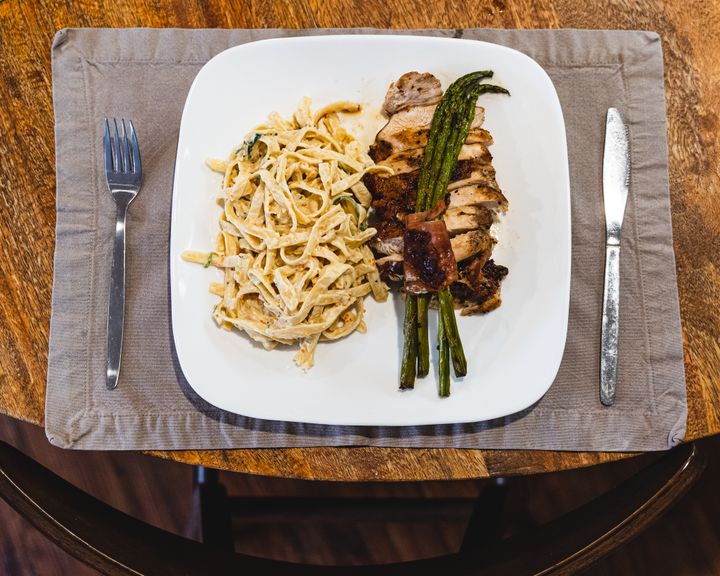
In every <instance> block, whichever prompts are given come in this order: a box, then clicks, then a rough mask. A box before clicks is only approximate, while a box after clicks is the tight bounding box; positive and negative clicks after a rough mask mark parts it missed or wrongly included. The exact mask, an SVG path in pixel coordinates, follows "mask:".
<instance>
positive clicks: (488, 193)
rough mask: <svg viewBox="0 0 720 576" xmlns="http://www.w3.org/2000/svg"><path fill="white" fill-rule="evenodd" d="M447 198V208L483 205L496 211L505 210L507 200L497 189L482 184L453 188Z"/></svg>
mask: <svg viewBox="0 0 720 576" xmlns="http://www.w3.org/2000/svg"><path fill="white" fill-rule="evenodd" d="M448 198H449V200H448V210H452V209H455V208H462V207H464V206H483V207H485V208H488V209H490V210H494V211H498V212H507V209H508V200H507V198H505V195H504V194H503V193H502V192H501V191H500V190H499V189H497V188H493V187H491V186H484V185H482V184H472V185H469V186H462V187H460V188H455V189H454V190H451V191H450V194H449V196H448Z"/></svg>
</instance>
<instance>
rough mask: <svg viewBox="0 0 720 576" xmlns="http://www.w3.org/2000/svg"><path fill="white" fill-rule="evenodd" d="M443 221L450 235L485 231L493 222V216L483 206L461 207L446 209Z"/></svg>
mask: <svg viewBox="0 0 720 576" xmlns="http://www.w3.org/2000/svg"><path fill="white" fill-rule="evenodd" d="M443 221H444V222H445V226H446V228H447V230H448V232H449V233H450V234H451V235H452V234H459V233H461V232H468V231H469V230H482V229H486V230H487V229H489V228H490V226H492V224H493V222H494V221H495V215H494V214H493V212H492V211H491V210H488V209H487V208H485V207H484V206H461V207H460V208H448V209H447V210H446V212H445V214H443Z"/></svg>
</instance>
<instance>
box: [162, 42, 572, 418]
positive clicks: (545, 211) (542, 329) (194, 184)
mask: <svg viewBox="0 0 720 576" xmlns="http://www.w3.org/2000/svg"><path fill="white" fill-rule="evenodd" d="M488 68H489V69H492V70H494V71H495V76H494V77H493V78H492V80H491V81H492V82H493V83H496V84H500V85H501V86H504V87H506V88H507V89H509V90H510V92H511V94H512V96H511V97H507V96H502V95H496V94H490V95H484V96H482V97H481V99H480V104H481V105H482V106H484V107H485V108H486V120H485V128H487V129H488V130H489V131H490V132H491V133H492V135H493V137H494V140H495V143H494V145H493V146H492V147H491V152H492V154H493V156H494V166H495V168H496V169H497V180H498V183H499V184H500V186H501V188H502V189H503V191H504V192H505V194H506V196H507V197H508V199H509V201H510V210H509V212H508V214H507V216H506V217H505V218H504V220H503V222H502V224H500V225H499V227H498V230H497V235H498V237H499V243H498V245H497V247H496V248H495V251H494V258H495V261H496V262H498V263H500V264H503V265H505V266H507V267H508V268H509V269H510V274H509V275H508V277H507V278H506V279H505V281H504V282H503V286H502V297H503V305H502V307H501V308H499V309H498V310H496V311H494V312H491V313H490V314H487V315H485V316H472V317H462V318H459V320H458V324H459V328H460V334H461V336H462V340H463V343H464V345H465V353H466V355H467V358H468V376H467V377H465V378H464V379H462V380H460V381H453V384H452V395H451V397H450V398H447V399H441V398H439V397H438V395H437V385H436V382H435V377H434V375H433V374H432V372H431V375H430V376H428V377H427V378H424V379H422V380H418V382H417V383H416V386H415V389H414V390H413V391H408V392H402V393H401V392H399V391H398V373H399V367H400V353H401V336H402V334H401V323H402V315H403V306H402V302H400V301H399V300H398V299H395V301H393V300H392V299H391V300H389V301H388V302H386V303H384V304H378V303H376V302H374V301H373V300H372V298H368V299H367V300H366V303H367V315H366V322H367V326H368V331H367V333H366V334H359V333H355V334H352V335H351V336H350V337H348V338H346V339H344V340H342V341H339V342H333V343H321V344H320V345H319V346H318V349H317V352H316V358H315V367H314V368H313V369H312V370H310V371H309V372H308V373H303V372H302V371H301V370H299V369H298V368H297V367H296V366H295V364H294V363H293V354H294V352H295V350H294V349H292V350H290V349H284V350H283V349H276V350H273V351H271V352H267V351H265V350H263V349H262V348H261V347H259V346H256V345H254V344H253V343H252V342H251V341H250V340H249V339H248V338H246V337H245V336H244V335H242V334H239V333H237V332H228V331H225V330H221V329H219V328H218V327H217V326H216V325H215V322H214V321H213V320H212V318H211V311H212V307H213V305H214V303H215V302H216V300H217V298H216V297H215V296H213V295H211V294H209V293H208V285H209V284H210V282H211V281H213V280H216V279H217V278H218V277H219V271H217V270H214V269H203V267H202V266H198V265H197V264H189V263H187V262H184V261H182V260H181V258H180V254H181V253H182V251H183V250H187V249H193V250H209V249H210V248H211V247H212V246H213V245H214V239H215V235H216V231H217V227H218V224H217V220H218V216H219V213H220V212H219V210H220V209H219V208H218V206H217V205H216V204H215V198H216V197H217V196H218V195H219V193H220V176H219V175H217V174H214V173H212V172H211V171H210V170H209V169H208V168H207V167H206V166H205V159H206V158H208V157H216V158H225V157H226V156H227V155H228V152H229V151H230V150H231V149H232V148H233V147H234V146H237V145H238V144H239V143H241V142H242V140H243V138H244V136H245V135H246V134H247V133H248V132H249V131H250V130H252V128H253V127H254V126H256V125H257V124H259V123H261V122H263V121H264V120H265V119H266V117H267V115H268V114H269V113H270V112H272V111H278V112H280V113H281V114H282V115H290V114H291V113H292V112H293V111H294V110H295V108H296V106H297V105H298V103H299V102H300V99H301V98H302V97H303V96H310V97H311V98H312V99H313V106H314V107H320V106H322V105H324V104H327V103H329V102H331V101H334V100H355V101H358V102H361V103H362V104H363V106H364V112H363V115H362V117H361V118H360V119H359V121H354V124H351V125H349V127H350V129H351V130H352V131H354V132H355V133H356V134H357V135H358V136H359V137H360V138H361V139H363V140H364V141H365V142H366V143H368V144H369V143H370V142H372V140H373V138H374V135H375V133H376V132H377V130H378V129H379V128H380V127H381V126H382V125H383V123H384V121H385V120H384V119H383V118H382V116H381V115H380V108H381V106H382V102H383V99H384V95H385V92H386V90H387V87H388V85H389V84H390V82H391V81H392V80H394V79H396V78H398V77H399V76H400V75H402V74H403V73H405V72H408V71H410V70H418V71H421V72H424V71H427V72H431V73H433V74H435V75H436V76H437V77H438V78H439V79H440V81H441V82H442V83H443V87H444V88H446V87H447V86H448V85H449V84H450V83H451V82H452V81H453V80H455V79H456V78H458V77H459V76H461V75H463V74H466V73H468V72H471V71H474V70H483V69H488ZM353 126H354V127H353ZM170 280H171V286H172V288H171V293H172V326H173V334H174V337H175V346H176V349H177V354H178V358H179V361H180V365H181V367H182V370H183V372H184V373H185V376H186V378H187V380H188V382H189V383H190V385H191V386H192V387H193V389H194V390H195V391H196V392H197V393H198V394H199V395H200V396H202V397H203V398H204V399H205V400H207V401H208V402H210V403H211V404H213V405H215V406H218V407H219V408H222V409H224V410H228V411H230V412H236V413H239V414H243V415H246V416H252V417H255V418H264V419H270V420H286V421H297V422H310V423H321V424H360V425H421V424H443V423H457V422H473V421H481V420H487V419H491V418H497V417H501V416H505V415H508V414H512V413H514V412H517V411H519V410H522V409H524V408H526V407H528V406H530V405H531V404H533V403H534V402H536V401H537V400H538V399H540V397H541V396H542V395H543V394H544V393H545V392H546V391H547V389H548V388H549V387H550V385H551V384H552V381H553V379H554V378H555V374H556V373H557V370H558V367H559V365H560V360H561V357H562V354H563V349H564V346H565V335H566V331H567V318H568V305H569V297H570V188H569V177H568V160H567V147H566V142H565V124H564V121H563V116H562V111H561V109H560V103H559V101H558V97H557V94H556V92H555V88H554V87H553V85H552V82H551V81H550V79H549V78H548V76H547V74H546V73H545V72H544V71H543V70H542V68H541V67H540V66H539V65H538V64H537V63H536V62H535V61H534V60H532V59H531V58H529V57H528V56H526V55H524V54H522V53H520V52H517V51H515V50H511V49H509V48H505V47H503V46H498V45H494V44H488V43H484V42H477V41H471V40H456V39H449V38H430V37H418V36H366V35H359V36H316V37H308V38H286V39H276V40H265V41H260V42H253V43H250V44H243V45H241V46H237V47H235V48H231V49H229V50H226V51H225V52H222V53H221V54H218V55H217V56H215V57H214V58H213V59H212V60H210V61H209V62H208V63H207V64H206V65H205V66H204V67H203V68H202V70H200V72H199V73H198V75H197V77H196V78H195V81H194V83H193V85H192V87H191V89H190V92H189V94H188V98H187V102H186V103H185V109H184V112H183V117H182V124H181V126H180V137H179V142H178V151H177V161H176V165H175V183H174V190H173V206H172V231H171V242H170ZM435 316H436V314H434V313H432V312H431V322H432V321H433V320H434V317H435ZM431 339H434V326H433V325H432V324H431ZM436 365H437V361H436V359H434V360H433V367H435V366H436Z"/></svg>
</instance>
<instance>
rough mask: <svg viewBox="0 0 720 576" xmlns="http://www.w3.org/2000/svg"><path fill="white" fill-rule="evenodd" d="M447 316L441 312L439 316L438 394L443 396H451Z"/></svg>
mask: <svg viewBox="0 0 720 576" xmlns="http://www.w3.org/2000/svg"><path fill="white" fill-rule="evenodd" d="M445 320H446V318H445V316H444V315H443V314H440V317H439V318H438V335H437V339H438V348H439V349H440V353H439V355H438V394H439V395H440V396H441V397H442V398H446V397H448V396H450V359H449V357H448V356H449V350H448V348H449V344H450V343H449V341H448V337H447V331H446V326H445Z"/></svg>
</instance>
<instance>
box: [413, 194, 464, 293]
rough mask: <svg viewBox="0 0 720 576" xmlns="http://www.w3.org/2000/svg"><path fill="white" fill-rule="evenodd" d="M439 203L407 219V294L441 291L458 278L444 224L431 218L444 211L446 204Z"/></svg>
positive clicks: (455, 263)
mask: <svg viewBox="0 0 720 576" xmlns="http://www.w3.org/2000/svg"><path fill="white" fill-rule="evenodd" d="M440 205H441V206H440ZM440 205H439V206H436V207H435V208H433V209H432V210H428V211H427V212H418V213H413V214H408V216H407V217H406V218H405V236H404V243H403V268H404V273H405V290H406V291H407V292H408V293H411V294H426V293H428V292H438V291H439V290H442V289H443V288H445V287H446V286H449V285H450V284H452V283H453V282H455V280H457V278H458V268H457V262H456V261H455V255H454V254H453V250H452V245H451V244H450V236H449V234H448V231H447V227H446V226H445V223H444V222H443V221H442V220H428V217H432V216H434V215H436V214H437V213H438V212H442V211H443V210H444V203H443V202H440Z"/></svg>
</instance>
